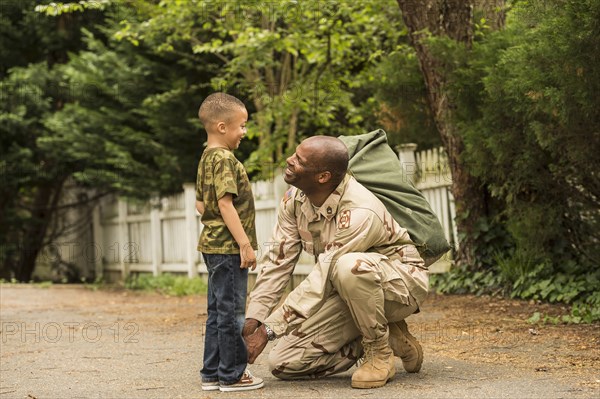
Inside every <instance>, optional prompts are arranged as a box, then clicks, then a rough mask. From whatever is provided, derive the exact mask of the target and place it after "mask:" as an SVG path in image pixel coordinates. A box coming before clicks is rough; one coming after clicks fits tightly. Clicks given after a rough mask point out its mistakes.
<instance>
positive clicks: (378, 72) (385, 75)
mask: <svg viewBox="0 0 600 399" xmlns="http://www.w3.org/2000/svg"><path fill="white" fill-rule="evenodd" d="M365 85H366V87H367V88H368V89H369V90H372V91H373V92H374V98H373V100H372V102H373V104H374V106H373V111H372V112H374V113H377V114H379V120H380V121H381V122H382V124H383V125H384V127H385V130H386V131H387V133H388V138H389V141H390V144H391V145H392V146H394V145H397V144H404V143H416V144H417V145H418V148H419V150H422V149H429V148H433V147H439V146H441V144H442V143H441V139H440V135H439V133H438V131H437V127H436V126H435V121H434V120H433V116H432V115H431V110H430V108H429V104H428V103H427V94H426V93H427V92H426V88H425V82H424V81H423V75H422V74H421V70H420V68H419V62H418V60H417V57H416V55H415V52H414V49H412V48H411V47H408V46H406V47H403V48H401V49H399V50H397V51H394V52H391V53H390V54H388V55H387V56H386V57H384V58H383V59H382V60H381V62H379V63H378V64H377V65H375V66H374V67H373V72H372V73H371V74H370V76H369V79H368V80H367V82H366V83H365Z"/></svg>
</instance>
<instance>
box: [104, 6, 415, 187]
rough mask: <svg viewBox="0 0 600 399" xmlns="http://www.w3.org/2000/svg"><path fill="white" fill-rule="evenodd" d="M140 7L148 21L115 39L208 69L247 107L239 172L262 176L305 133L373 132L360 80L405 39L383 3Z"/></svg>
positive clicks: (130, 25)
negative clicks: (245, 148) (245, 150)
mask: <svg viewBox="0 0 600 399" xmlns="http://www.w3.org/2000/svg"><path fill="white" fill-rule="evenodd" d="M144 5H145V7H146V8H145V12H146V14H147V16H146V19H145V20H144V21H143V22H136V21H130V20H127V21H124V22H123V24H122V29H121V30H120V31H119V32H117V33H116V36H117V37H118V38H120V39H122V40H128V41H130V42H131V43H134V44H136V45H139V44H140V43H156V44H157V51H158V52H159V53H161V54H176V55H178V56H180V57H186V58H190V59H194V60H197V62H204V63H210V64H211V65H213V66H214V68H215V71H214V72H215V75H214V77H213V78H212V79H210V87H211V88H212V89H213V90H219V91H228V92H230V93H232V94H234V95H237V96H238V97H240V98H241V99H242V100H244V101H245V102H246V104H247V106H248V108H249V110H250V114H251V115H250V121H249V124H248V137H249V138H250V139H252V140H253V142H255V143H256V144H258V146H256V147H254V148H253V151H252V154H251V155H250V156H249V157H248V158H247V160H246V166H247V168H248V169H249V171H250V172H251V173H252V172H256V174H257V175H259V176H262V177H270V175H271V173H272V170H273V168H272V166H273V164H280V163H283V161H284V160H285V155H286V154H289V153H291V152H292V151H293V149H294V148H295V146H296V144H297V143H298V142H299V141H300V140H301V139H303V138H304V137H308V136H312V135H315V134H328V135H339V134H342V133H343V134H352V133H361V132H364V131H368V130H373V126H372V125H367V124H371V123H373V122H374V120H375V119H374V118H373V117H372V116H371V115H369V114H368V111H365V109H366V108H365V107H364V105H365V104H368V103H369V98H370V97H371V95H370V94H368V93H365V92H364V91H362V92H361V90H360V89H361V87H362V86H363V84H362V82H363V81H364V80H365V79H368V76H369V74H368V72H367V71H368V70H369V67H370V66H372V65H374V64H375V62H376V61H377V60H379V59H380V58H381V57H382V56H383V55H385V54H387V53H389V52H390V51H393V50H396V49H397V48H398V47H399V46H400V45H401V44H402V43H400V42H399V38H400V37H401V36H403V35H405V33H406V32H405V31H404V30H402V29H401V19H400V18H399V15H398V14H399V13H398V7H397V5H396V4H395V3H394V2H393V1H390V0H388V1H366V2H359V3H352V2H321V1H306V2H269V3H264V2H260V1H248V0H246V1H241V2H209V1H198V2H163V3H160V4H157V5H152V4H151V3H144ZM159 37H160V38H162V39H163V40H160V41H159V40H157V38H159ZM205 83H209V82H208V81H206V82H205Z"/></svg>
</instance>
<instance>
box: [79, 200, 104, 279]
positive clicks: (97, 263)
mask: <svg viewBox="0 0 600 399" xmlns="http://www.w3.org/2000/svg"><path fill="white" fill-rule="evenodd" d="M92 218H93V219H92V225H93V226H94V227H93V229H94V233H93V234H94V241H93V247H94V252H93V253H94V271H95V273H94V274H95V277H94V278H95V279H96V280H97V281H99V280H100V279H102V277H104V265H103V262H102V258H103V256H102V253H103V251H106V248H102V244H103V243H104V240H103V239H102V226H101V225H100V223H101V220H100V202H99V203H98V204H96V206H95V207H94V212H93V213H92ZM84 253H86V252H84ZM87 255H88V256H89V253H87Z"/></svg>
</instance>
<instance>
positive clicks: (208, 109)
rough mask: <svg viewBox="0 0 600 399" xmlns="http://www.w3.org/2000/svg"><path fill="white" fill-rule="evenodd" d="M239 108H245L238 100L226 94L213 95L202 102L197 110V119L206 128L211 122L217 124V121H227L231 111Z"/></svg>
mask: <svg viewBox="0 0 600 399" xmlns="http://www.w3.org/2000/svg"><path fill="white" fill-rule="evenodd" d="M240 108H246V106H245V105H244V103H243V102H242V101H240V100H239V99H238V98H236V97H234V96H232V95H230V94H227V93H221V92H219V93H213V94H211V95H209V96H208V97H206V98H205V99H204V101H202V104H201V105H200V109H199V110H198V118H200V122H202V124H203V125H204V126H206V125H207V124H209V123H211V122H217V121H218V120H219V119H220V120H225V121H226V120H228V119H229V118H230V117H231V114H232V113H233V111H237V110H238V109H240Z"/></svg>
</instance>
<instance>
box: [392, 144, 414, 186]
mask: <svg viewBox="0 0 600 399" xmlns="http://www.w3.org/2000/svg"><path fill="white" fill-rule="evenodd" d="M416 149H417V145H416V144H414V143H406V144H400V145H398V146H396V151H397V152H398V158H399V159H400V164H401V165H402V169H403V170H404V175H405V176H406V177H407V178H408V180H410V181H411V182H413V183H415V182H416V180H417V172H418V170H419V168H418V167H417V162H416V161H415V151H416Z"/></svg>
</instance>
